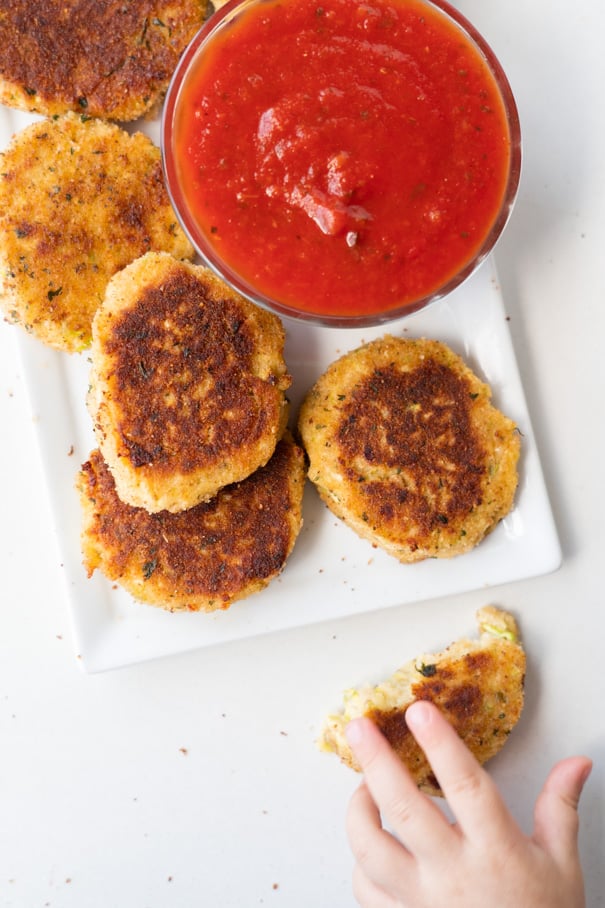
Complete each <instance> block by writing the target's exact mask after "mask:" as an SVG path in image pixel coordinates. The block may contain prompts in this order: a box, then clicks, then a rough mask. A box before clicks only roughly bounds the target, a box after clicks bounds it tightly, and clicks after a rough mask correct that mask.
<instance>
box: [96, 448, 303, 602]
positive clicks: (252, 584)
mask: <svg viewBox="0 0 605 908" xmlns="http://www.w3.org/2000/svg"><path fill="white" fill-rule="evenodd" d="M304 482H305V467H304V454H303V451H302V449H301V448H299V447H298V446H297V445H295V444H294V443H293V442H292V441H291V439H290V438H289V437H288V438H285V437H284V439H282V441H281V442H279V444H278V446H277V448H276V450H275V453H274V454H273V457H272V458H271V460H270V461H269V463H268V464H267V465H266V466H265V467H262V468H261V469H259V470H257V471H256V472H255V473H254V474H253V475H252V476H250V477H248V479H246V480H244V481H243V482H241V483H237V484H235V485H232V486H229V487H228V488H226V489H223V490H222V491H221V492H219V494H218V495H217V496H216V497H215V498H213V499H212V501H209V502H207V503H203V504H200V505H198V506H197V507H195V508H192V509H191V510H189V511H184V512H181V513H180V514H170V513H169V512H168V511H162V512H160V513H158V514H149V513H148V512H147V511H145V510H144V509H142V508H132V507H130V506H129V505H127V504H124V503H123V502H122V501H121V500H120V499H119V498H118V496H117V494H116V490H115V484H114V481H113V478H112V476H111V473H110V472H109V470H108V469H107V466H106V464H105V462H104V461H103V458H102V456H101V454H100V452H99V451H98V450H96V451H93V453H92V454H91V455H90V459H89V461H88V462H87V463H85V464H84V466H83V467H82V470H81V472H80V474H79V477H78V488H79V492H80V497H81V502H82V510H83V527H82V549H83V554H84V565H85V567H86V569H87V571H88V573H89V575H91V574H92V573H93V571H95V570H96V569H99V570H100V571H101V572H102V573H103V574H104V575H105V576H106V577H107V578H108V579H109V580H112V581H116V582H117V583H119V584H120V585H121V586H123V587H124V588H125V589H126V590H128V591H129V592H130V593H131V595H132V596H134V597H135V599H138V600H140V601H141V602H147V603H149V604H150V605H156V606H160V607H161V608H165V609H168V610H169V611H177V610H181V609H188V610H191V611H207V612H209V611H215V610H216V609H226V608H228V607H229V606H230V605H231V603H233V602H235V601H236V600H237V599H243V598H244V597H247V596H250V595H251V594H252V593H256V592H258V591H259V590H261V589H263V588H264V587H265V586H267V584H268V583H269V582H270V581H271V580H273V578H275V577H276V576H277V575H278V574H279V573H280V571H281V570H282V569H283V567H284V565H285V562H286V559H287V558H288V556H289V554H290V552H291V551H292V548H293V546H294V543H295V541H296V537H297V536H298V533H299V530H300V527H301V524H302V512H301V508H302V495H303V487H304Z"/></svg>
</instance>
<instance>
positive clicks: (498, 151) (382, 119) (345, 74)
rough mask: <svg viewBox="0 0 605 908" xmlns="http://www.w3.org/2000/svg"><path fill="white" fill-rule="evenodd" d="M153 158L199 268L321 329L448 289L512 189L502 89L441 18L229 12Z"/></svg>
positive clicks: (249, 3) (274, 7)
mask: <svg viewBox="0 0 605 908" xmlns="http://www.w3.org/2000/svg"><path fill="white" fill-rule="evenodd" d="M161 146H162V160H163V166H164V174H165V179H166V185H167V188H168V192H169V195H170V198H171V201H172V204H173V206H174V209H175V211H176V214H177V217H178V219H179V221H180V223H181V225H182V226H183V228H184V230H185V232H186V233H187V234H188V236H189V238H190V239H191V241H192V243H193V245H194V247H195V249H196V251H197V253H198V254H199V256H200V258H201V260H202V261H203V262H204V264H206V265H208V266H209V267H210V268H212V269H213V270H214V271H215V272H216V273H217V274H218V275H219V276H220V277H221V278H223V279H224V280H225V281H226V282H227V283H228V284H230V285H231V286H232V287H233V288H234V289H235V290H237V291H238V292H240V293H241V294H243V295H244V296H245V297H247V298H248V299H250V300H252V301H253V302H255V303H257V304H258V305H260V306H263V307H265V308H268V309H270V310H272V311H274V312H276V313H278V314H279V315H280V316H286V317H290V318H294V319H300V320H304V321H307V322H312V323H315V324H319V325H326V326H335V327H356V328H357V327H362V326H366V325H377V324H380V323H384V322H388V321H391V320H394V319H398V318H401V317H402V316H404V315H406V314H409V313H412V312H414V311H416V310H418V309H420V308H422V307H424V306H427V305H428V304H430V303H431V302H433V301H435V300H438V299H441V298H443V297H444V296H445V295H447V294H449V293H451V292H452V291H453V290H454V289H455V288H457V287H458V286H459V285H460V284H461V283H462V282H463V281H465V280H466V279H467V278H468V277H469V276H470V275H471V274H473V272H474V271H475V270H476V269H477V268H478V267H479V265H480V264H481V262H482V261H483V260H484V259H485V258H486V256H488V255H489V253H490V252H491V251H492V249H493V247H494V245H495V243H496V241H497V240H498V238H499V236H500V235H501V233H502V231H503V229H504V227H505V225H506V222H507V220H508V218H509V215H510V213H511V210H512V207H513V203H514V200H515V197H516V194H517V190H518V185H519V179H520V171H521V134H520V125H519V116H518V112H517V107H516V104H515V100H514V97H513V94H512V91H511V88H510V85H509V83H508V80H507V78H506V75H505V73H504V71H503V69H502V67H501V65H500V64H499V62H498V60H497V59H496V57H495V55H494V53H493V51H492V50H491V48H490V47H489V45H488V44H487V42H486V41H485V40H484V39H483V37H482V36H481V35H480V34H479V33H478V32H477V30H476V29H475V28H474V26H473V25H472V24H471V23H470V22H468V21H467V20H466V19H465V18H464V17H463V16H462V15H461V14H460V13H459V12H458V11H457V10H455V9H454V8H453V7H451V6H450V5H449V4H448V3H446V2H444V0H376V2H374V0H373V2H372V4H369V3H358V2H352V0H326V2H325V3H324V2H323V0H317V2H313V0H286V2H284V0H230V2H228V3H227V4H226V5H225V6H224V7H222V8H221V9H220V10H219V11H218V12H217V13H214V14H213V15H212V16H211V17H210V18H209V20H208V21H207V22H206V23H205V24H204V26H203V27H202V28H201V30H200V31H199V32H198V34H197V35H196V37H195V38H194V39H193V41H192V42H191V44H190V45H189V47H188V48H187V49H186V51H185V53H184V54H183V56H182V58H181V60H180V63H179V65H178V68H177V69H176V71H175V73H174V76H173V78H172V81H171V84H170V87H169V90H168V93H167V96H166V101H165V105H164V113H163V118H162V126H161Z"/></svg>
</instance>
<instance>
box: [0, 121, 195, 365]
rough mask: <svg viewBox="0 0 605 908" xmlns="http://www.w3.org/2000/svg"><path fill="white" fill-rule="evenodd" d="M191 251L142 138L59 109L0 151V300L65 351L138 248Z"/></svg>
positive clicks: (87, 327)
mask: <svg viewBox="0 0 605 908" xmlns="http://www.w3.org/2000/svg"><path fill="white" fill-rule="evenodd" d="M149 250H165V251H167V252H170V253H172V254H173V255H175V256H177V257H179V258H180V257H192V256H193V254H194V253H193V247H192V246H191V244H190V242H189V241H188V239H187V238H186V237H185V235H184V233H183V231H182V230H181V229H180V227H179V226H178V225H177V220H176V217H175V214H174V211H173V209H172V206H171V204H170V201H169V198H168V194H167V192H166V188H165V186H164V180H163V175H162V164H161V158H160V150H159V149H158V148H156V146H155V145H154V144H153V143H152V142H151V140H150V139H148V138H147V136H145V135H143V134H142V133H137V134H135V135H133V136H131V135H129V134H128V133H127V132H126V131H125V130H123V129H122V128H120V127H119V126H116V125H115V124H111V123H105V122H103V121H101V120H92V119H87V118H86V117H80V116H77V115H76V114H65V115H64V116H62V117H58V118H57V119H50V120H43V121H40V122H36V123H33V124H32V125H30V126H28V127H27V128H26V129H24V130H23V131H22V132H21V133H19V134H18V135H16V136H15V137H14V138H13V140H12V142H11V144H10V146H9V147H8V149H7V150H6V151H5V152H4V153H2V154H0V306H1V308H2V309H3V311H4V313H5V316H6V318H7V319H8V320H9V321H11V322H13V323H17V324H20V325H22V326H23V327H24V328H25V329H26V330H27V331H29V332H31V333H33V334H35V335H36V337H38V338H39V339H40V340H42V341H43V342H44V343H46V344H49V345H50V346H52V347H56V348H58V349H60V350H65V351H68V352H73V351H78V350H82V349H84V348H85V347H87V346H88V345H89V343H90V337H91V326H92V319H93V315H94V313H95V311H96V309H97V306H98V305H99V303H100V302H101V300H102V299H103V296H104V294H105V288H106V286H107V282H108V280H109V278H110V277H111V276H112V275H113V274H115V272H116V271H118V270H120V269H121V268H123V267H124V265H127V264H128V263H129V262H131V261H132V260H133V259H135V258H138V257H139V256H140V255H143V253H145V252H148V251H149Z"/></svg>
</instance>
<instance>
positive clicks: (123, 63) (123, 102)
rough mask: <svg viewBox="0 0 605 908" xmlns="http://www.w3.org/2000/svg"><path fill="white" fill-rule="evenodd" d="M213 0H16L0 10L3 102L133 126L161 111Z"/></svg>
mask: <svg viewBox="0 0 605 908" xmlns="http://www.w3.org/2000/svg"><path fill="white" fill-rule="evenodd" d="M207 11H208V2H207V0H172V2H170V0H129V2H128V3H123V2H122V0H96V2H94V3H91V2H88V0H36V2H35V3H32V2H31V0H10V3H3V4H2V8H1V9H0V103H2V104H6V105H8V106H9V107H17V108H20V109H21V110H29V111H34V112H37V113H42V114H49V115H54V114H61V113H65V112H66V111H68V110H74V111H77V112H79V113H86V114H88V115H89V116H95V117H106V118H108V119H112V120H122V121H127V120H135V119H136V118H137V117H140V116H141V115H142V114H145V113H147V112H148V111H151V110H153V109H154V108H155V107H157V105H158V102H160V101H161V99H162V98H163V96H164V94H165V92H166V89H167V87H168V83H169V81H170V78H171V76H172V73H173V72H174V70H175V68H176V65H177V63H178V61H179V58H180V56H181V54H182V52H183V51H184V49H185V47H186V46H187V44H188V43H189V41H190V40H191V39H192V38H193V36H194V35H195V33H196V32H197V30H198V29H199V28H200V26H201V25H202V23H203V21H204V19H205V17H206V14H207Z"/></svg>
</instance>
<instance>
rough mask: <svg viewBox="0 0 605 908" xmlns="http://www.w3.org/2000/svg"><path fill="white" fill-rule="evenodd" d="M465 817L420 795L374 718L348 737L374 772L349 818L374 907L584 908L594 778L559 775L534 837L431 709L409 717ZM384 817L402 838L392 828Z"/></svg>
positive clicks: (573, 760) (363, 894) (580, 760)
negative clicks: (586, 799)
mask: <svg viewBox="0 0 605 908" xmlns="http://www.w3.org/2000/svg"><path fill="white" fill-rule="evenodd" d="M406 721H407V723H408V726H409V728H410V729H411V731H412V733H413V734H414V737H415V738H416V739H417V741H418V743H419V744H420V746H421V747H422V749H423V750H424V751H425V753H426V755H427V757H428V759H429V762H430V763H431V766H432V768H433V771H434V773H435V775H436V777H437V779H438V780H439V783H440V785H441V789H442V791H443V793H444V795H445V797H446V798H447V801H448V803H449V805H450V807H451V809H452V811H453V814H454V816H455V818H456V823H455V824H454V825H450V823H449V822H448V820H447V819H446V817H445V816H444V815H443V813H442V812H441V810H440V809H439V808H438V807H437V805H436V804H435V803H434V802H433V801H431V799H430V798H428V797H427V796H426V795H424V794H422V792H420V791H419V790H418V789H417V788H416V785H415V784H414V782H413V781H412V779H411V777H410V776H409V774H408V773H407V771H406V770H405V768H404V767H403V764H402V763H401V762H400V760H399V759H398V758H397V757H396V756H395V754H394V753H393V752H392V750H391V749H390V747H389V745H388V743H387V741H386V740H385V738H384V737H383V736H382V735H381V734H380V732H379V731H378V729H377V728H376V727H375V726H374V725H373V724H372V722H370V721H369V720H368V719H355V720H353V721H352V722H350V723H349V725H348V726H347V737H348V739H349V743H350V744H351V746H352V747H353V749H354V751H355V755H356V757H357V759H358V760H359V762H360V764H361V766H362V769H363V771H364V781H363V782H362V784H361V785H360V787H359V788H358V790H357V791H356V792H355V794H354V795H353V797H352V799H351V804H350V807H349V813H348V818H347V829H348V834H349V841H350V844H351V848H352V851H353V854H354V856H355V859H356V867H355V871H354V877H353V888H354V893H355V896H356V898H357V900H358V901H359V903H360V905H362V906H364V908H443V906H446V905H447V908H485V906H486V905H489V906H490V908H496V906H497V908H520V906H523V908H584V885H583V880H582V871H581V868H580V861H579V857H578V848H577V838H578V813H577V806H578V800H579V798H580V794H581V792H582V787H583V785H584V782H585V781H586V779H587V778H588V775H589V773H590V770H591V766H592V764H591V762H590V760H588V759H587V758H586V757H570V758H569V759H567V760H563V761H562V762H561V763H558V764H557V765H556V766H555V767H554V769H552V770H551V772H550V775H549V776H548V778H547V780H546V783H545V785H544V788H543V789H542V792H541V793H540V795H539V797H538V800H537V802H536V806H535V811H534V821H535V823H534V832H533V835H532V836H531V838H530V837H527V836H526V835H524V834H523V833H522V832H521V830H520V829H519V827H518V826H517V824H516V823H515V821H514V820H513V818H512V817H511V815H510V814H509V812H508V810H507V808H506V806H505V804H504V802H503V801H502V798H501V797H500V794H499V792H498V790H497V788H496V786H495V784H494V782H493V781H492V780H491V778H490V777H489V775H488V774H487V773H486V772H485V771H484V770H483V769H482V768H481V767H480V766H479V764H478V763H477V761H476V760H475V758H474V757H473V755H472V754H471V753H470V751H469V750H468V749H467V748H466V747H465V745H464V744H463V743H462V741H461V740H460V738H459V737H458V735H457V734H456V732H455V731H454V729H453V728H452V727H451V726H450V725H449V723H448V722H447V721H446V720H445V719H444V718H443V716H442V715H441V713H440V712H439V711H438V709H437V708H436V707H435V706H433V704H431V703H428V702H422V701H420V702H417V703H414V704H413V705H412V706H410V708H409V709H408V711H407V713H406ZM381 814H382V816H383V817H384V820H385V822H386V823H387V824H388V826H389V828H390V829H392V831H393V833H394V835H391V833H390V832H387V831H386V830H384V829H383V828H382V822H381Z"/></svg>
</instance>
